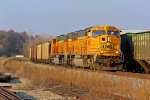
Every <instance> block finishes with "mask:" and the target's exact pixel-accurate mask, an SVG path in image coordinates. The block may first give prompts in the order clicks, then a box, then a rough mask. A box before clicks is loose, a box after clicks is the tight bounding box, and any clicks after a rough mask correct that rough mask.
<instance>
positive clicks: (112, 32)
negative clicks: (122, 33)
mask: <svg viewBox="0 0 150 100" xmlns="http://www.w3.org/2000/svg"><path fill="white" fill-rule="evenodd" d="M108 35H114V36H116V37H119V32H117V31H108Z"/></svg>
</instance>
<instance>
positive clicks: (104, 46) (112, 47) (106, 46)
mask: <svg viewBox="0 0 150 100" xmlns="http://www.w3.org/2000/svg"><path fill="white" fill-rule="evenodd" d="M102 48H103V49H115V45H111V44H110V45H103V46H102Z"/></svg>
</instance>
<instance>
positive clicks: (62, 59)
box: [29, 26, 123, 70]
mask: <svg viewBox="0 0 150 100" xmlns="http://www.w3.org/2000/svg"><path fill="white" fill-rule="evenodd" d="M120 32H121V31H120V30H119V29H118V28H116V27H114V26H93V27H90V28H86V29H84V30H79V31H75V32H71V33H68V34H63V35H60V36H57V37H53V38H52V39H51V40H50V41H48V42H46V43H40V44H37V45H35V46H33V47H31V48H30V54H29V55H30V59H31V60H32V61H36V62H43V63H52V64H58V65H65V66H72V67H84V68H90V69H98V70H121V69H122V67H123V66H122V60H123V54H122V52H121V50H120Z"/></svg>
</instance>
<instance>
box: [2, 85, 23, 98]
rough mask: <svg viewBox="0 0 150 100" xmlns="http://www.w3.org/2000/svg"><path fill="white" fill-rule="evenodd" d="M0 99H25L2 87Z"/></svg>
mask: <svg viewBox="0 0 150 100" xmlns="http://www.w3.org/2000/svg"><path fill="white" fill-rule="evenodd" d="M0 100H23V99H22V98H20V97H19V96H17V95H16V94H15V93H13V92H11V91H8V90H6V89H4V88H2V87H0Z"/></svg>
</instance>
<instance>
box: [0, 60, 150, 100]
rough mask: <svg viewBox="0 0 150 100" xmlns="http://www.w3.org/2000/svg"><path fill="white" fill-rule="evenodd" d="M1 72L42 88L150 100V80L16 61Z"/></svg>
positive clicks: (7, 63)
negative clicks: (61, 86) (53, 86)
mask: <svg viewBox="0 0 150 100" xmlns="http://www.w3.org/2000/svg"><path fill="white" fill-rule="evenodd" d="M2 64H3V63H2ZM1 70H3V71H7V72H9V73H11V74H13V75H15V76H17V77H21V78H24V79H28V80H30V81H31V83H32V84H33V85H35V86H37V87H41V88H46V87H49V85H50V84H65V85H67V86H70V87H72V86H73V87H78V88H80V89H89V90H96V91H100V92H104V93H108V94H113V95H118V96H119V99H120V100H122V99H124V98H130V99H136V100H149V99H150V87H149V86H150V80H149V79H142V78H137V77H127V76H119V75H114V74H111V73H105V72H102V73H100V72H92V71H90V72H89V71H86V70H78V69H67V68H63V67H54V66H50V65H42V64H34V63H31V62H28V61H16V60H8V61H7V62H6V63H5V65H4V66H3V67H1Z"/></svg>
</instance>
